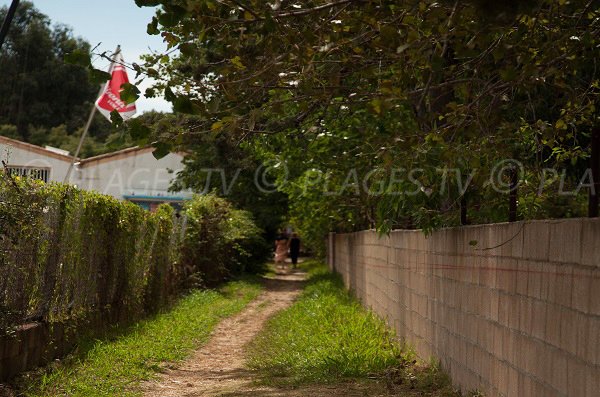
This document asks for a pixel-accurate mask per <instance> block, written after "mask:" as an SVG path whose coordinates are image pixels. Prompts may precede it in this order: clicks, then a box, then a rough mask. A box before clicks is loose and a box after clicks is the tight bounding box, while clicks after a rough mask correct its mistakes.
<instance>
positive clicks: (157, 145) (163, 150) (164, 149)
mask: <svg viewBox="0 0 600 397" xmlns="http://www.w3.org/2000/svg"><path fill="white" fill-rule="evenodd" d="M152 146H153V147H154V151H153V152H152V155H153V156H154V158H155V159H157V160H160V159H162V158H163V157H165V156H166V155H168V154H169V153H171V145H170V144H168V143H165V142H154V143H153V144H152Z"/></svg>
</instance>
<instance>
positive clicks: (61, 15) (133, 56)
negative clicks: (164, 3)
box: [0, 0, 171, 113]
mask: <svg viewBox="0 0 600 397" xmlns="http://www.w3.org/2000/svg"><path fill="white" fill-rule="evenodd" d="M32 1H33V4H34V5H35V7H36V8H37V9H38V10H40V11H41V12H42V13H44V14H46V15H48V17H50V19H51V20H52V23H62V24H65V25H68V26H70V27H71V28H72V29H73V34H74V35H75V36H78V37H82V38H84V39H85V40H86V41H88V42H89V43H90V44H91V45H92V48H93V47H95V46H96V45H97V44H99V43H101V44H100V46H99V47H98V49H97V51H98V52H104V51H107V52H112V51H114V50H115V48H116V47H117V45H121V51H122V54H123V57H124V58H125V62H128V63H131V62H137V63H141V61H140V59H139V57H140V55H142V54H145V53H149V52H152V51H157V52H164V50H165V49H166V45H165V44H164V43H163V41H162V38H161V37H160V36H150V35H148V34H147V33H146V26H147V25H148V22H150V21H151V20H152V16H153V15H154V9H153V8H150V7H143V8H139V7H138V6H136V5H135V1H134V0H32ZM10 3H11V0H0V7H2V6H8V5H10ZM94 66H95V67H96V68H98V69H103V70H107V69H108V66H109V65H108V61H106V60H103V59H96V60H94ZM133 77H134V73H133V72H131V71H130V72H129V78H130V80H131V79H132V78H133ZM149 83H150V82H149V81H145V82H144V83H142V84H140V85H139V86H138V88H140V90H141V91H142V93H143V92H144V90H145V88H146V87H148V86H149ZM136 106H137V109H138V113H143V112H145V111H149V110H158V111H163V112H168V111H171V104H170V103H169V102H167V101H165V100H164V99H163V98H143V96H142V97H140V99H138V101H137V102H136Z"/></svg>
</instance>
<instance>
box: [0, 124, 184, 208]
mask: <svg viewBox="0 0 600 397" xmlns="http://www.w3.org/2000/svg"><path fill="white" fill-rule="evenodd" d="M152 151H153V148H152V147H145V148H141V147H133V148H129V149H124V150H119V151H117V152H113V153H107V154H103V155H100V156H95V157H91V158H87V159H75V158H74V157H73V156H70V155H68V154H66V153H65V152H64V151H61V150H60V149H55V148H51V147H47V148H42V147H40V146H36V145H32V144H29V143H25V142H21V141H17V140H14V139H10V138H6V137H3V136H0V160H2V161H4V162H5V163H6V165H7V167H8V169H9V171H10V172H11V173H13V174H17V175H23V176H30V177H33V178H37V179H41V180H43V181H45V182H50V181H56V182H65V178H66V177H67V174H68V170H69V167H71V164H73V163H75V166H74V167H73V169H72V171H71V174H70V176H69V181H68V182H69V183H72V184H74V185H77V186H78V187H80V188H82V189H86V190H95V191H97V192H100V193H103V194H108V195H111V196H113V197H116V198H118V199H120V200H129V201H132V202H135V203H137V204H139V205H140V206H142V207H143V208H146V209H149V210H152V209H154V208H155V207H156V206H157V205H158V204H160V203H171V204H173V205H174V206H176V207H177V206H179V205H180V204H181V203H182V202H183V201H184V200H187V199H189V198H191V196H192V193H191V192H190V191H182V192H169V186H170V185H171V183H172V181H173V179H174V178H175V176H176V175H177V173H178V172H179V171H181V170H182V169H183V164H182V160H183V157H184V154H183V153H170V154H169V155H167V156H165V157H163V158H162V159H160V160H156V159H155V158H154V156H153V155H152Z"/></svg>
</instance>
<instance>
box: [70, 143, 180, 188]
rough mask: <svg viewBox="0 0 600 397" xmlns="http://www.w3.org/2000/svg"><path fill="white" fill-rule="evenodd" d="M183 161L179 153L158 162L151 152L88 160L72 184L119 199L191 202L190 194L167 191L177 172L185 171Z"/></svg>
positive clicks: (76, 174)
mask: <svg viewBox="0 0 600 397" xmlns="http://www.w3.org/2000/svg"><path fill="white" fill-rule="evenodd" d="M109 160H110V161H109ZM182 160H183V157H182V156H181V155H180V154H177V153H171V154H169V155H167V156H165V157H163V158H162V159H160V160H157V159H155V158H154V156H153V155H152V149H149V150H140V151H138V152H136V154H133V155H127V156H120V157H115V158H112V159H111V158H104V159H103V158H100V159H99V160H96V161H87V160H85V161H84V162H83V163H82V165H81V166H79V167H78V168H77V169H76V171H75V172H74V175H73V179H72V183H75V184H77V185H78V186H80V187H81V188H83V189H86V190H96V191H98V192H100V193H103V194H109V195H111V196H114V197H117V198H119V199H123V198H124V197H125V196H150V197H165V198H174V197H182V198H189V197H190V196H191V193H189V192H180V193H172V192H169V191H168V189H169V186H170V185H171V182H172V181H173V179H174V178H175V176H176V174H177V172H179V171H181V170H182V169H183V164H182ZM169 170H172V171H173V172H171V173H170V172H169Z"/></svg>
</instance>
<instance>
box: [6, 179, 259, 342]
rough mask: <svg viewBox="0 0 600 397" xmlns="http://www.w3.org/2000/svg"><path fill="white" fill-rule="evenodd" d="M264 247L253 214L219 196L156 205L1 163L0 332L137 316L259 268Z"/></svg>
mask: <svg viewBox="0 0 600 397" xmlns="http://www.w3.org/2000/svg"><path fill="white" fill-rule="evenodd" d="M268 252H269V247H268V245H267V244H266V242H265V241H264V239H263V238H262V234H261V230H260V229H259V228H258V227H257V226H256V225H255V224H254V222H253V220H252V218H251V217H250V215H249V214H248V213H247V212H244V211H240V210H237V209H235V208H234V207H233V206H232V205H231V204H230V203H229V202H228V201H226V200H224V199H222V198H218V197H216V196H214V195H207V196H196V197H194V199H193V200H191V201H190V202H189V203H188V204H187V205H186V208H185V212H184V213H183V214H176V213H175V211H174V210H173V208H172V207H171V206H169V205H166V204H165V205H162V206H160V207H159V208H158V210H157V211H156V212H154V213H150V212H148V211H145V210H143V209H142V208H140V207H139V206H137V205H135V204H133V203H129V202H123V201H119V200H117V199H115V198H113V197H110V196H105V195H102V194H99V193H95V192H88V191H84V190H81V189H78V188H76V187H73V186H69V185H64V184H43V183H41V182H36V181H32V180H28V179H21V178H11V177H9V176H7V175H5V174H4V173H3V172H2V171H0V336H2V334H6V333H10V332H11V330H14V329H15V327H16V326H18V325H20V324H23V323H26V322H30V321H45V322H50V323H52V322H62V323H77V322H79V321H84V322H85V321H87V320H89V319H98V317H99V316H100V318H101V321H103V322H105V323H106V322H109V323H110V322H114V321H119V320H120V319H131V318H135V317H140V316H141V315H143V314H145V313H150V312H153V311H156V310H157V309H159V308H160V307H161V306H164V305H165V304H166V303H167V302H168V301H169V300H170V299H171V298H172V297H173V296H175V295H177V293H178V292H179V291H180V290H181V289H182V288H185V287H189V286H212V285H215V284H217V283H219V282H222V281H224V280H226V279H228V278H230V277H231V276H233V275H235V274H239V273H241V272H245V271H250V272H256V271H258V270H259V269H260V266H261V265H262V264H263V263H264V260H265V259H266V257H267V255H268Z"/></svg>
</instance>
